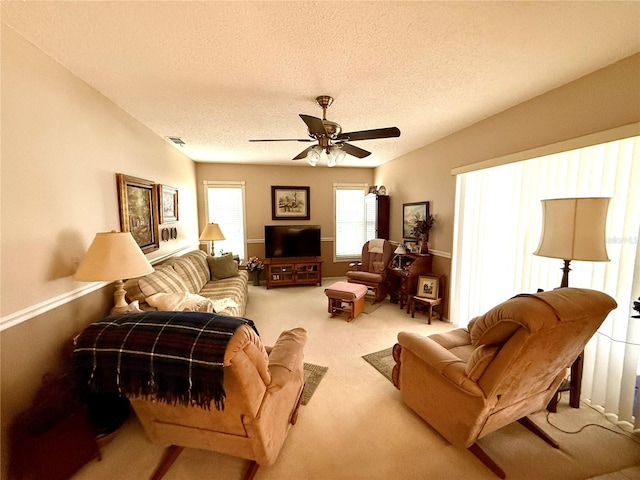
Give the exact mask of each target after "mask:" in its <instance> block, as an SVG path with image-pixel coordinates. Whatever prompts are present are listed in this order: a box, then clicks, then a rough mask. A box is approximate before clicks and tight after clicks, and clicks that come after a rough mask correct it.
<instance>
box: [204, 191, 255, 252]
mask: <svg viewBox="0 0 640 480" xmlns="http://www.w3.org/2000/svg"><path fill="white" fill-rule="evenodd" d="M245 184H246V182H245V181H244V180H239V181H217V180H204V181H203V195H204V215H205V223H210V220H209V219H210V217H209V193H208V192H209V188H239V189H240V191H241V194H242V245H243V250H244V251H243V252H242V255H241V256H240V257H241V258H240V260H245V259H246V258H245V257H246V256H247V200H246V192H245V190H246V189H245ZM203 228H204V227H203ZM222 231H223V233H224V228H223V229H222ZM201 243H203V242H201ZM212 253H213V254H215V252H212ZM234 255H235V252H234Z"/></svg>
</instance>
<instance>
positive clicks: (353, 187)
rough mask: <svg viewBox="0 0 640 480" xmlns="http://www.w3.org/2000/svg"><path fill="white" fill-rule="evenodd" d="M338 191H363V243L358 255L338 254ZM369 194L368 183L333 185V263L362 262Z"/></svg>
mask: <svg viewBox="0 0 640 480" xmlns="http://www.w3.org/2000/svg"><path fill="white" fill-rule="evenodd" d="M338 190H361V191H362V239H363V240H362V243H361V246H360V250H359V251H358V253H357V254H354V255H341V256H339V255H338V254H337V246H338V224H337V208H338V201H337V192H338ZM368 192H369V184H368V183H334V184H333V232H334V235H333V261H334V262H353V261H356V260H360V259H361V257H362V253H361V252H362V245H364V243H365V239H366V235H367V231H366V228H367V222H366V220H367V219H366V213H365V208H364V198H365V196H366V195H367V193H368Z"/></svg>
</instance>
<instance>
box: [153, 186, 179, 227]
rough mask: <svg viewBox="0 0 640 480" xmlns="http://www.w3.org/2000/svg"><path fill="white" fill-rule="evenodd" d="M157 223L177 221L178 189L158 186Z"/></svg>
mask: <svg viewBox="0 0 640 480" xmlns="http://www.w3.org/2000/svg"><path fill="white" fill-rule="evenodd" d="M157 188H158V200H159V202H160V203H159V206H158V214H159V216H160V217H159V222H160V224H163V223H174V222H177V221H178V189H177V188H175V187H170V186H169V185H158V187H157Z"/></svg>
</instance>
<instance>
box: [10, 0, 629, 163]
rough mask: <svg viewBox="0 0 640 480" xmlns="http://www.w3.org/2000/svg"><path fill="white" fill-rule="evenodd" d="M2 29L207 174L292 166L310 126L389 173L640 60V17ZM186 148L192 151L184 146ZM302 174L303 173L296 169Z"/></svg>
mask: <svg viewBox="0 0 640 480" xmlns="http://www.w3.org/2000/svg"><path fill="white" fill-rule="evenodd" d="M2 21H3V23H6V24H8V25H10V26H11V27H12V28H14V29H15V30H16V31H18V32H19V33H20V34H21V35H22V36H24V37H25V38H26V39H28V40H29V41H31V42H32V43H34V44H35V45H37V46H38V47H39V48H40V49H42V50H43V51H44V52H46V53H47V54H48V55H50V56H51V57H53V58H54V59H55V60H57V61H58V62H59V63H61V64H62V65H64V66H65V67H66V68H67V69H69V70H70V71H72V72H73V73H74V74H75V75H77V76H78V77H80V78H82V79H83V80H84V81H86V82H87V83H88V84H89V85H91V86H93V87H94V88H95V89H96V90H98V91H99V92H101V93H102V94H104V95H105V96H106V97H108V98H110V99H111V100H112V101H113V102H115V103H116V104H117V105H119V106H120V107H121V108H122V109H123V110H125V111H126V112H128V113H129V114H130V115H132V116H133V117H135V118H136V119H138V120H139V121H140V122H142V123H143V124H145V125H147V126H148V127H149V128H150V129H151V130H153V131H154V132H155V133H157V134H158V135H159V136H162V137H165V136H180V137H182V138H183V139H184V141H185V142H186V145H185V146H184V147H182V150H183V151H184V152H185V153H186V154H187V155H188V156H189V157H191V158H192V159H194V160H196V161H203V162H209V161H211V162H249V163H264V164H267V163H274V164H288V165H291V164H292V162H291V160H290V159H291V158H293V157H294V156H295V155H296V154H297V153H298V152H300V151H301V150H303V149H304V148H305V147H306V146H307V144H303V143H297V142H277V143H249V142H248V140H249V139H251V138H306V126H305V124H304V123H303V122H302V120H301V119H300V117H299V116H298V114H300V113H304V114H308V115H314V116H318V117H321V116H322V111H321V110H320V109H319V108H318V107H317V106H316V104H315V101H314V99H315V97H316V96H318V95H331V96H333V97H334V98H335V101H334V103H333V106H332V107H331V108H330V109H329V111H328V113H327V118H328V119H329V120H332V121H335V122H338V123H339V124H340V125H342V128H343V130H344V131H354V130H364V129H371V128H381V127H388V126H397V127H398V128H400V130H401V132H402V135H401V136H400V138H390V139H383V140H367V141H360V142H354V145H357V146H359V147H361V148H364V149H367V150H370V151H371V152H373V153H372V155H371V156H369V157H367V158H365V159H362V160H358V159H356V158H354V157H349V156H348V157H347V161H345V162H344V163H343V165H348V166H375V165H379V164H381V163H384V162H386V161H389V160H391V159H394V158H397V157H398V156H400V155H403V154H406V153H408V152H410V151H413V150H415V149H417V148H419V147H421V146H423V145H425V144H428V143H430V142H432V141H434V140H437V139H438V138H441V137H443V136H445V135H447V134H450V133H452V132H454V131H456V130H459V129H461V128H464V127H466V126H468V125H471V124H473V123H475V122H477V121H479V120H482V119H483V118H486V117H488V116H491V115H493V114H496V113H498V112H500V111H502V110H505V109H507V108H509V107H511V106H514V105H517V104H519V103H521V102H524V101H526V100H528V99H530V98H532V97H534V96H537V95H539V94H541V93H544V92H546V91H548V90H550V89H553V88H555V87H558V86H560V85H562V84H565V83H567V82H569V81H572V80H574V79H576V78H579V77H581V76H583V75H585V74H587V73H590V72H592V71H594V70H597V69H599V68H601V67H604V66H606V65H609V64H611V63H613V62H615V61H617V60H620V59H622V58H624V57H627V56H629V55H631V54H633V53H635V52H638V51H640V3H639V2H611V1H603V2H586V1H583V2H484V1H483V2H480V1H478V2H435V1H434V2H387V1H381V2H373V1H372V2H328V1H325V2H307V1H295V2H275V1H273V2H244V1H231V2H216V1H201V2H191V1H176V2H170V1H155V2H150V1H140V2H132V1H120V2H102V1H73V2H67V1H48V2H46V1H40V2H36V1H22V2H18V1H8V2H7V1H3V2H2ZM176 148H178V147H176ZM297 163H298V164H304V163H303V162H297Z"/></svg>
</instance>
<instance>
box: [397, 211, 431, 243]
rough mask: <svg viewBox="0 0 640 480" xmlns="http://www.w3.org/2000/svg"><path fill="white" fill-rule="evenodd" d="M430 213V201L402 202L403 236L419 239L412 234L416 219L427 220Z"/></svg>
mask: <svg viewBox="0 0 640 480" xmlns="http://www.w3.org/2000/svg"><path fill="white" fill-rule="evenodd" d="M428 215H429V202H415V203H403V204H402V238H408V239H413V240H418V237H416V236H415V235H412V234H411V227H413V225H414V224H415V223H416V220H425V219H426V218H427V216H428Z"/></svg>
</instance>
